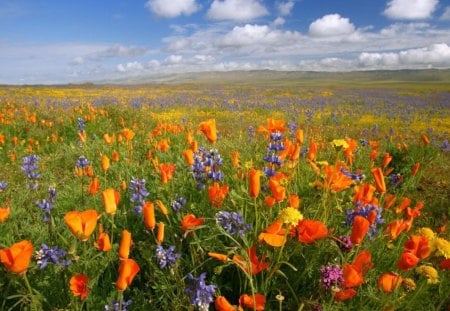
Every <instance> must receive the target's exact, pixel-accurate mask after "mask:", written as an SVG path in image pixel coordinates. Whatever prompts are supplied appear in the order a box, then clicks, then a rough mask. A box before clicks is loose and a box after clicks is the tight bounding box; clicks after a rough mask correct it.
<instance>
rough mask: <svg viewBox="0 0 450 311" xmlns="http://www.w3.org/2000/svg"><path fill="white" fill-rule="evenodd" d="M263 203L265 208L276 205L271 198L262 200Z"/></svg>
mask: <svg viewBox="0 0 450 311" xmlns="http://www.w3.org/2000/svg"><path fill="white" fill-rule="evenodd" d="M264 203H265V204H266V206H267V207H273V206H274V205H275V203H276V200H275V198H274V197H273V196H267V197H265V198H264Z"/></svg>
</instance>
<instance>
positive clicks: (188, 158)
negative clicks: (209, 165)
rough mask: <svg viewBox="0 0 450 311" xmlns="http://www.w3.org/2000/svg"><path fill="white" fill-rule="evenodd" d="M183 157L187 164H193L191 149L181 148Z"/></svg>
mask: <svg viewBox="0 0 450 311" xmlns="http://www.w3.org/2000/svg"><path fill="white" fill-rule="evenodd" d="M183 157H184V160H185V161H186V164H187V165H189V166H191V165H194V151H192V149H185V150H183Z"/></svg>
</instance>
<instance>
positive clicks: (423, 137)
mask: <svg viewBox="0 0 450 311" xmlns="http://www.w3.org/2000/svg"><path fill="white" fill-rule="evenodd" d="M422 141H423V143H424V144H425V145H428V144H430V140H429V139H428V137H427V135H422Z"/></svg>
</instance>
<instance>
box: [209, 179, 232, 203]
mask: <svg viewBox="0 0 450 311" xmlns="http://www.w3.org/2000/svg"><path fill="white" fill-rule="evenodd" d="M228 189H229V187H228V186H227V185H223V186H222V187H220V186H219V183H218V182H214V184H213V185H212V186H210V187H209V188H208V197H209V202H211V204H212V206H214V207H216V208H218V207H220V206H222V203H223V201H224V200H225V197H226V196H227V194H228Z"/></svg>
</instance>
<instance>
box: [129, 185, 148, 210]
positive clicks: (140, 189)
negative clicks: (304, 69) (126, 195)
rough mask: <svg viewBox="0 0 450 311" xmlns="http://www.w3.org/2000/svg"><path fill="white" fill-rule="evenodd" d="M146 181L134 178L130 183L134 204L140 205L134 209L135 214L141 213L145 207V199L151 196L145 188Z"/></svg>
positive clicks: (131, 199)
mask: <svg viewBox="0 0 450 311" xmlns="http://www.w3.org/2000/svg"><path fill="white" fill-rule="evenodd" d="M145 183H146V181H145V179H138V178H133V179H131V182H130V190H131V198H130V201H131V202H132V203H138V205H135V206H134V208H133V212H135V213H141V212H142V206H143V205H144V202H145V198H146V197H147V196H148V195H149V193H148V191H147V189H146V188H145Z"/></svg>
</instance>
